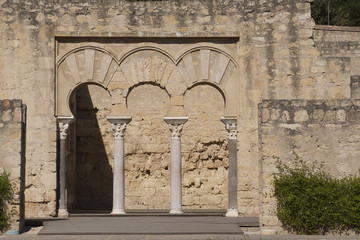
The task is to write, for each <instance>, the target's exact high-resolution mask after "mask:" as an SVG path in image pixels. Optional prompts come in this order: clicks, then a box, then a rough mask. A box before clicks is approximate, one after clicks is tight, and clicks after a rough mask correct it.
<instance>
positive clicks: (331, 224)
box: [274, 154, 360, 235]
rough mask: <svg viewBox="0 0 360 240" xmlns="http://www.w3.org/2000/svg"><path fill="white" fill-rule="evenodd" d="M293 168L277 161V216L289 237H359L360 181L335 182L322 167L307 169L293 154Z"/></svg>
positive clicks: (275, 176) (275, 189)
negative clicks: (324, 235)
mask: <svg viewBox="0 0 360 240" xmlns="http://www.w3.org/2000/svg"><path fill="white" fill-rule="evenodd" d="M295 157H296V160H295V163H294V166H293V167H289V166H287V165H285V164H284V163H282V162H281V161H279V160H278V161H277V169H278V170H279V171H278V173H275V174H274V196H275V198H276V200H277V216H278V218H279V220H280V221H281V223H282V224H283V228H284V229H286V230H287V231H289V232H291V233H296V234H307V235H315V234H316V235H318V234H327V233H340V234H341V233H348V232H355V233H356V234H359V233H360V177H359V176H349V177H347V178H343V179H335V178H333V177H331V176H330V175H328V174H327V173H325V172H324V170H323V168H322V165H320V166H319V165H317V164H313V165H311V166H308V165H307V164H306V163H305V162H304V161H303V160H302V159H300V158H299V157H298V156H297V155H296V154H295Z"/></svg>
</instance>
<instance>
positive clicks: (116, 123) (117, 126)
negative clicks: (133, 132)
mask: <svg viewBox="0 0 360 240" xmlns="http://www.w3.org/2000/svg"><path fill="white" fill-rule="evenodd" d="M106 119H107V120H108V121H109V122H110V123H111V124H112V128H113V131H114V133H115V139H122V138H123V137H124V132H125V129H126V125H127V124H128V123H129V122H130V121H131V117H130V116H118V117H117V116H109V117H106Z"/></svg>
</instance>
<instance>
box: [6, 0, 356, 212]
mask: <svg viewBox="0 0 360 240" xmlns="http://www.w3.org/2000/svg"><path fill="white" fill-rule="evenodd" d="M309 2H311V1H310V0H300V1H293V0H281V1H277V0H276V1H275V0H268V1H237V0H231V1H228V0H220V1H210V0H209V1H190V0H186V1H183V0H182V1H180V0H171V1H128V0H116V1H115V0H102V1H76V2H74V1H66V0H61V1H34V0H21V1H12V0H1V1H0V17H1V19H3V21H1V23H0V29H1V34H0V41H1V44H0V79H6V81H0V98H21V99H23V101H24V103H25V104H26V105H27V106H28V109H29V110H28V119H29V122H28V126H27V129H28V139H29V140H28V141H27V146H26V147H27V153H26V154H27V171H26V172H27V179H26V183H27V184H26V185H27V190H26V192H27V193H28V194H34V195H36V196H39V197H37V198H27V200H26V201H27V204H26V213H27V215H28V216H49V215H54V214H55V207H56V204H55V202H56V201H55V189H56V174H55V172H56V121H55V117H54V116H53V115H54V112H55V109H54V105H55V95H54V92H55V89H56V86H55V84H54V79H57V77H58V76H56V74H55V72H56V67H57V65H56V64H54V62H56V60H58V57H59V56H58V54H59V52H61V56H64V55H66V54H67V53H69V52H70V51H72V50H73V49H74V46H75V45H76V44H78V45H77V46H84V45H86V44H89V42H91V44H92V45H93V46H96V47H101V46H103V47H104V48H105V49H107V50H109V51H110V52H112V53H114V55H115V56H116V57H117V58H115V59H116V60H119V59H120V56H122V53H123V52H124V51H125V49H126V48H128V50H129V51H130V50H131V49H132V48H136V47H139V46H141V45H144V44H143V43H144V42H152V43H154V42H155V43H157V44H160V45H161V41H168V42H167V43H168V44H169V45H168V49H170V50H169V51H172V52H175V53H176V52H181V51H180V50H181V49H182V47H181V46H183V45H181V44H187V46H188V47H189V48H190V47H191V46H195V45H196V44H197V43H199V42H202V43H209V42H210V43H213V44H217V45H219V46H220V47H221V46H222V45H226V44H227V43H228V42H226V41H227V40H225V41H224V39H231V43H232V44H234V46H233V47H230V48H228V49H230V54H231V55H232V56H234V59H235V60H234V64H235V65H236V66H237V68H236V70H235V74H234V77H231V76H228V77H225V78H226V79H231V81H232V82H236V83H237V84H238V87H236V88H233V90H234V91H235V92H236V96H237V98H236V99H235V102H236V104H233V105H231V106H230V107H232V108H235V109H236V110H237V117H238V174H239V175H238V181H239V182H238V204H239V213H240V215H241V216H258V215H259V213H260V203H259V179H260V175H259V173H260V168H259V166H260V163H261V161H259V160H260V159H261V152H259V138H258V136H259V132H258V126H259V125H258V113H259V112H258V104H259V103H261V102H262V99H343V98H350V97H351V89H350V77H351V76H352V75H357V73H356V71H357V70H355V69H356V66H357V65H356V64H355V65H354V64H353V60H351V59H352V58H349V57H347V56H345V57H340V58H339V57H338V56H336V57H330V56H329V57H326V56H325V55H324V51H323V50H322V49H321V48H318V47H317V46H319V44H318V40H317V39H318V38H316V36H317V35H316V34H315V35H314V34H313V33H314V32H313V28H314V21H313V20H312V19H311V14H310V3H309ZM316 33H317V32H316ZM91 36H92V37H94V38H90V37H91ZM145 37H146V38H145ZM160 37H161V38H160ZM159 39H160V40H161V41H160V40H159ZM164 39H165V40H164ZM194 39H195V41H194ZM234 39H237V41H234ZM55 40H56V41H55ZM314 40H315V41H314ZM172 41H173V43H174V42H176V44H173V45H172V44H170V43H171V42H172ZM326 41H327V40H326ZM59 42H61V43H62V44H63V45H62V47H59V48H56V45H57V44H58V43H59ZM169 42H170V43H169ZM74 44H75V45H74ZM100 45H101V46H100ZM115 45H117V46H115ZM119 45H122V47H121V48H118V46H119ZM55 50H56V51H59V52H55ZM354 51H356V49H355V48H354ZM54 56H55V58H56V59H54ZM76 56H77V57H78V58H77V59H78V60H79V62H81V61H82V58H81V54H78V55H76ZM133 56H135V57H136V55H135V54H134V55H133ZM101 57H102V56H100V55H96V58H97V59H98V61H99V59H100V58H101ZM130 63H131V61H130V62H129V64H130ZM194 63H195V65H196V63H199V61H198V60H197V57H196V54H194ZM113 64H115V65H111V66H116V64H117V65H119V64H120V62H117V61H115V60H113ZM141 67H142V66H139V69H141ZM180 67H181V66H180ZM185 67H186V66H185ZM181 68H184V65H183V66H182V67H181ZM135 69H138V68H135ZM68 71H69V70H68ZM139 71H140V70H139ZM65 72H66V71H65ZM81 74H82V73H81ZM96 74H98V73H96ZM128 74H130V73H129V72H128ZM195 74H198V72H196V73H195ZM142 76H144V75H142ZM119 77H120V80H119ZM121 81H122V80H121V74H119V75H116V74H115V75H114V78H113V79H111V83H110V85H109V86H108V88H109V91H114V92H115V93H116V94H113V95H112V100H111V101H112V102H111V104H112V105H114V104H115V105H116V104H118V103H121V102H123V101H124V98H125V96H126V98H127V99H128V100H129V102H128V105H127V107H128V110H129V112H132V113H134V116H135V115H136V117H135V118H134V119H133V122H131V123H130V124H129V126H128V129H127V130H126V134H128V136H127V135H126V139H128V140H126V144H127V145H126V148H127V149H126V151H127V152H128V153H129V155H128V156H127V157H128V158H129V162H131V164H132V166H134V168H133V169H142V170H143V171H142V173H141V174H139V177H138V178H143V179H146V180H151V181H152V182H156V183H159V186H157V189H158V191H159V192H158V194H159V195H160V196H161V199H162V200H159V201H160V202H161V205H162V206H166V205H167V204H168V198H167V196H168V194H169V189H168V185H166V186H165V187H164V184H165V183H166V182H168V180H167V178H168V177H169V176H168V170H166V164H167V163H165V162H164V159H165V158H168V154H169V153H168V151H169V150H168V149H169V148H168V145H167V144H169V142H168V140H169V139H168V138H169V135H170V133H169V132H168V131H169V130H168V129H167V128H166V127H167V126H166V125H164V123H163V122H162V120H160V118H159V119H153V116H152V114H154V113H155V112H156V113H157V114H158V115H159V116H162V115H161V114H163V112H162V111H163V109H162V108H161V106H160V108H158V109H157V110H156V111H153V109H151V108H150V109H147V108H145V109H144V110H143V108H142V107H141V106H142V105H143V104H144V106H146V104H147V103H141V102H137V101H136V98H137V97H136V96H141V91H145V92H147V91H150V92H152V94H157V91H160V92H161V90H162V88H161V87H158V88H157V90H154V91H153V90H151V89H150V88H148V87H144V86H145V85H142V86H137V87H134V88H133V89H132V91H130V92H129V96H127V93H122V92H121V84H123V83H122V82H121ZM231 81H230V80H229V82H231ZM156 84H157V85H161V83H156ZM156 84H155V85H156ZM174 86H175V87H174ZM138 87H139V88H138ZM142 87H144V88H143V89H141V88H142ZM162 87H163V86H162ZM197 87H200V86H197ZM197 87H194V88H191V89H190V90H189V92H188V93H185V94H184V95H183V96H184V98H183V106H184V109H185V110H186V112H187V113H188V114H189V117H190V116H193V118H192V119H194V121H193V122H188V123H186V124H185V126H184V130H183V134H184V136H183V137H184V138H183V139H182V140H183V150H184V155H183V160H184V161H183V164H184V165H183V167H184V169H186V170H185V171H184V176H183V177H184V181H183V182H184V205H185V206H186V207H189V208H200V206H201V207H206V208H208V207H213V208H224V207H226V204H225V203H226V191H227V190H226V187H225V186H226V183H225V181H226V168H227V162H226V161H227V157H226V155H225V153H224V152H226V147H225V146H226V145H227V143H226V134H225V132H224V129H223V126H221V124H220V123H219V122H217V123H216V121H217V120H215V119H216V118H218V116H220V115H222V114H223V112H222V111H223V110H220V105H221V104H222V103H221V101H220V98H218V97H217V96H218V95H216V94H213V93H212V90H211V88H210V89H208V90H206V91H209V93H210V94H208V97H206V96H205V97H200V99H198V100H196V99H195V101H196V102H197V101H200V102H201V101H204V102H206V104H204V105H202V106H205V107H206V110H204V114H200V115H199V114H197V111H198V110H199V109H200V108H202V106H198V105H196V104H193V103H194V101H192V100H191V99H192V98H193V97H194V95H196V94H192V93H191V91H194V92H196V91H198V90H197ZM137 88H138V90H137ZM177 88H182V85H181V84H178V83H176V84H173V86H172V89H173V90H174V91H177ZM140 90H141V91H140ZM200 92H201V91H200ZM188 94H189V95H188ZM234 95H235V94H234ZM214 99H215V100H214ZM164 101H167V100H164ZM174 102H175V100H171V99H170V105H171V104H175V103H174ZM180 102H181V100H180ZM209 103H212V104H213V105H214V109H210V110H209V108H210V106H209V105H210V104H209ZM207 104H208V105H207ZM224 104H225V107H229V102H225V103H224ZM202 109H203V108H202ZM135 113H137V114H135ZM210 115H213V116H214V118H211V119H210V118H209V117H208V116H210ZM140 116H146V117H145V118H144V119H142V118H140ZM149 116H152V117H149ZM98 121H100V120H98ZM208 121H210V122H209V123H211V124H210V125H211V126H207V125H206V124H205V122H206V123H207V122H208ZM212 121H213V122H212ZM150 122H151V124H150ZM103 123H104V124H105V121H103ZM212 123H213V124H212ZM136 124H138V125H136ZM104 126H105V125H104ZM106 126H107V127H105V128H108V129H107V130H106V131H108V132H106V131H105V130H104V131H105V132H106V134H105V135H103V133H102V138H103V142H104V143H107V142H108V141H107V140H106V139H107V138H109V139H110V135H111V130H109V125H106ZM188 126H189V128H188ZM190 126H191V128H190ZM154 129H155V130H156V133H158V134H157V135H156V138H151V137H150V136H149V131H150V132H151V131H153V130H154ZM160 129H162V130H160ZM208 129H211V130H210V131H209V130H208ZM139 130H141V131H139ZM155 130H154V131H155ZM102 131H103V130H101V132H102ZM160 131H161V133H160ZM139 132H141V134H142V135H141V138H139V136H138V135H137V134H140V133H139ZM195 133H198V134H195ZM210 133H211V134H210ZM166 134H168V135H167V136H166ZM191 134H193V135H192V136H191ZM202 134H204V135H202ZM200 136H201V137H200ZM209 136H210V137H209ZM205 137H206V138H205ZM136 138H139V139H140V140H139V142H140V143H141V147H137V145H136V144H135V141H134V139H136ZM165 138H166V141H164V139H165ZM109 141H110V140H109ZM128 141H129V143H128ZM154 141H157V142H154ZM109 144H110V145H111V142H109ZM139 146H140V145H139ZM194 146H196V148H197V149H196V151H194ZM110 149H111V146H110ZM148 149H153V150H151V151H148ZM139 153H141V154H142V157H140V156H138V154H139ZM148 153H149V154H148ZM187 153H188V154H187ZM198 154H199V157H198ZM106 155H107V156H108V157H109V156H111V154H110V155H109V154H108V153H106ZM146 155H148V156H147V157H145V156H146ZM110 159H111V158H110ZM137 159H141V162H144V165H145V166H147V168H142V167H140V164H139V162H137ZM187 159H188V161H187ZM152 161H154V162H152ZM157 162H161V164H160V165H157V164H155V165H154V164H151V163H157ZM72 164H73V163H72ZM150 164H151V166H150ZM141 165H142V166H144V165H143V164H141ZM195 165H196V168H194V166H195ZM110 166H111V162H110ZM129 166H131V165H128V167H129ZM155 166H156V167H155ZM154 167H155V168H154ZM205 168H206V169H205ZM147 170H149V171H150V174H152V173H154V174H155V175H156V176H157V177H155V175H153V176H152V175H148V174H147V173H148V171H147ZM127 171H128V172H127V176H128V180H126V181H127V182H126V186H127V187H130V186H134V187H133V188H136V187H138V186H139V184H140V186H141V188H142V189H148V188H147V187H148V186H146V184H145V185H144V184H143V183H140V182H138V180H137V179H135V175H136V174H135V172H137V171H135V170H134V171H133V170H131V169H127ZM131 172H132V173H131ZM140 172H141V171H140ZM198 174H200V177H197V178H196V179H195V175H198ZM219 175H221V176H222V177H223V179H224V180H223V181H221V180H220V177H219ZM130 176H133V177H130ZM41 179H47V180H46V181H43V180H41ZM210 179H211V181H210ZM40 180H41V181H40ZM151 181H150V182H151ZM145 182H146V181H145ZM212 183H216V185H217V186H216V187H214V189H212V187H209V186H210V185H211V184H212ZM73 188H75V187H74V186H73ZM161 188H163V189H161ZM201 188H204V189H203V190H201V191H200V192H201V194H199V191H198V190H199V189H201ZM149 189H150V188H149ZM160 189H161V190H160ZM148 191H149V195H148V196H149V198H150V199H152V200H149V201H150V202H153V201H156V197H155V193H154V191H155V192H156V191H157V190H156V189H151V190H148ZM185 193H186V194H185ZM127 194H128V193H127ZM129 194H130V192H129ZM136 194H138V193H135V191H134V193H133V195H132V196H130V195H128V196H127V197H128V199H127V203H128V204H130V205H129V206H132V207H134V208H135V207H139V208H140V206H144V204H142V205H141V204H138V203H136V201H137V200H135V199H139V196H137V195H136ZM188 194H190V195H189V196H194V197H198V199H197V200H196V201H198V202H199V203H195V202H196V201H195V200H194V201H193V202H191V203H189V202H188V201H190V200H191V199H190V198H188V197H187V196H188ZM191 194H192V195H191ZM202 195H204V196H210V195H211V196H217V197H212V198H214V199H211V198H207V197H206V199H205V198H203V199H201V196H202ZM132 197H133V199H134V200H133V201H134V202H132V200H130V199H131V198H132ZM191 198H192V197H191ZM207 199H209V204H208V203H205V202H206V200H207ZM210 199H211V204H210ZM141 201H142V202H144V201H145V200H141ZM133 203H134V204H133ZM131 204H133V205H131ZM152 207H154V208H160V206H155V205H154V206H152Z"/></svg>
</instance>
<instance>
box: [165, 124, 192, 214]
mask: <svg viewBox="0 0 360 240" xmlns="http://www.w3.org/2000/svg"><path fill="white" fill-rule="evenodd" d="M164 120H165V122H166V123H167V124H168V125H169V129H170V132H171V160H170V174H171V182H170V213H173V214H178V213H182V189H181V188H182V181H181V139H180V133H181V131H182V128H183V126H184V124H185V123H186V122H187V120H188V117H164Z"/></svg>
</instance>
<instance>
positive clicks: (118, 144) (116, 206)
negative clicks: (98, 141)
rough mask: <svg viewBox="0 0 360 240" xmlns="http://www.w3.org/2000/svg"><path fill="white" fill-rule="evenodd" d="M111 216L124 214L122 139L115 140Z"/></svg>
mask: <svg viewBox="0 0 360 240" xmlns="http://www.w3.org/2000/svg"><path fill="white" fill-rule="evenodd" d="M114 145H115V146H114V179H113V210H112V214H124V213H125V177H124V138H122V137H121V138H115V143H114Z"/></svg>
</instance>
